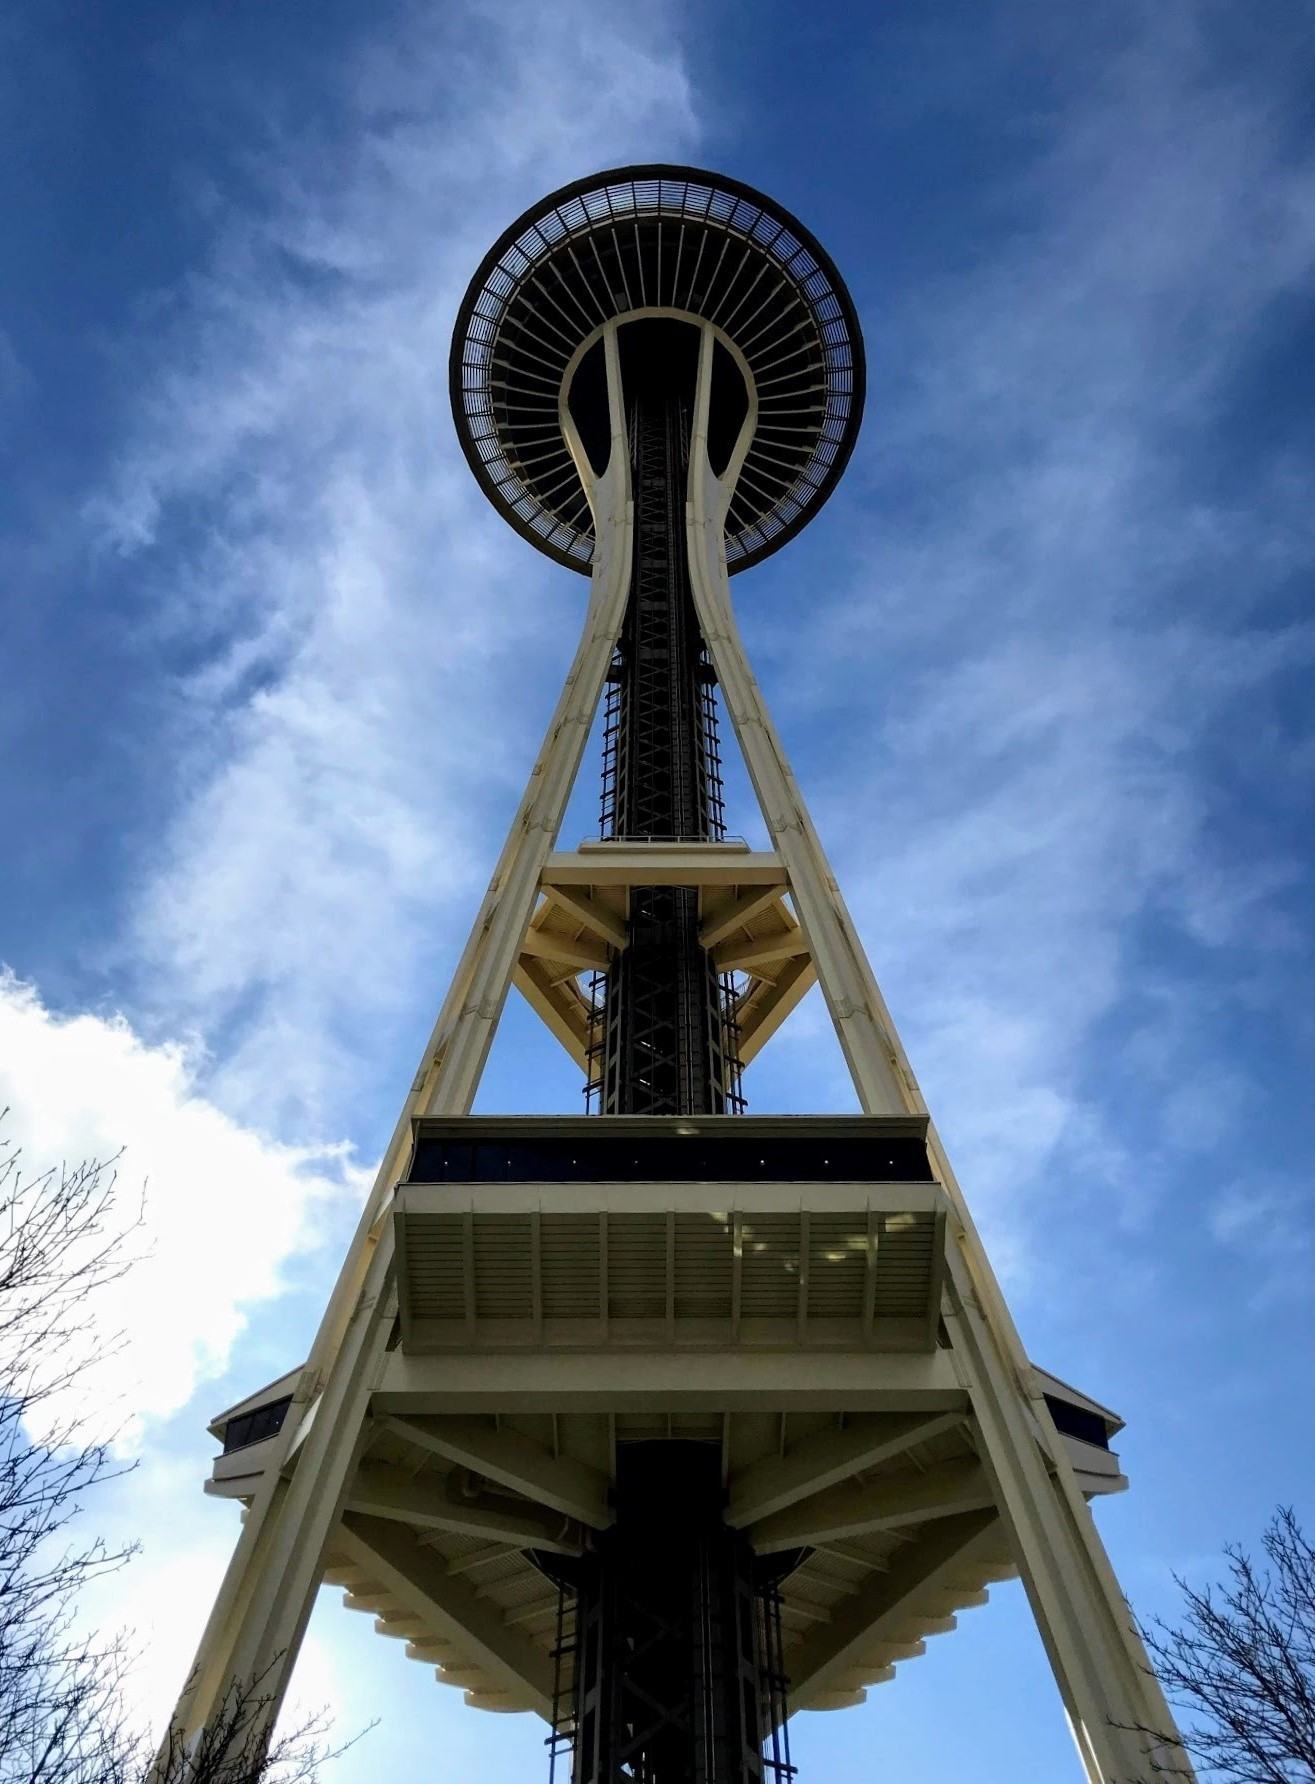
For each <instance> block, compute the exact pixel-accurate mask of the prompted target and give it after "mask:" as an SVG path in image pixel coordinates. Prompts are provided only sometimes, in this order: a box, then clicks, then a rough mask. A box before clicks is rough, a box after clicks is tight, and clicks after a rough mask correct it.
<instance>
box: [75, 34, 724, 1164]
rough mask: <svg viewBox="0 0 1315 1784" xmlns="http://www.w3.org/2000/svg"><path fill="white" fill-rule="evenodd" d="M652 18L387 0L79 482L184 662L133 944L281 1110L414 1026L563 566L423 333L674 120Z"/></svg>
mask: <svg viewBox="0 0 1315 1784" xmlns="http://www.w3.org/2000/svg"><path fill="white" fill-rule="evenodd" d="M666 25H667V21H666V17H665V13H664V12H663V10H662V9H660V8H659V10H658V12H657V13H656V14H655V13H653V12H652V10H651V9H650V10H648V11H646V12H644V13H642V14H638V13H637V14H634V15H631V14H629V13H627V12H625V11H624V10H622V11H617V10H616V9H614V8H605V7H602V6H600V5H594V4H589V3H586V0H576V3H574V4H568V5H565V6H554V7H552V8H548V9H544V8H542V7H537V6H533V5H530V4H528V3H525V4H522V3H520V0H505V3H503V4H499V5H495V6H492V7H486V6H480V7H473V6H472V7H466V6H458V7H452V8H438V9H436V8H429V7H426V8H421V7H414V8H405V9H403V10H402V11H401V13H400V14H399V15H398V16H397V17H396V18H390V19H381V21H380V29H379V32H378V35H377V37H376V38H375V39H374V40H373V42H372V45H371V46H370V47H368V49H367V50H366V52H365V53H364V54H363V56H362V57H361V59H360V60H358V61H356V62H353V63H352V64H351V65H350V66H349V67H347V68H346V69H345V70H344V72H343V74H342V88H341V91H340V92H339V93H338V94H337V95H336V97H335V100H334V105H333V107H332V109H333V110H334V112H335V122H334V128H333V130H332V131H331V132H326V133H325V134H324V135H323V136H317V137H314V138H312V137H310V136H308V134H307V132H306V131H305V129H304V127H302V126H300V125H297V124H289V123H281V124H276V125H274V126H272V127H271V126H268V125H267V127H266V134H265V135H264V136H259V135H257V137H256V138H255V140H254V141H253V143H252V145H251V147H250V150H249V161H250V164H251V166H250V170H249V171H250V172H251V176H252V182H253V183H254V187H255V189H256V191H257V194H258V200H257V202H256V203H255V204H253V205H251V206H250V207H248V208H246V209H237V208H230V209H228V210H227V211H221V212H220V213H219V217H218V220H217V222H216V224H215V235H214V242H213V250H212V253H211V256H210V259H209V263H208V264H207V265H206V267H205V269H204V271H203V272H201V273H199V274H198V276H197V277H196V278H195V280H194V281H193V282H192V284H191V285H190V286H189V288H188V289H187V290H186V291H185V292H184V293H183V294H182V295H181V297H180V298H179V300H178V303H177V305H176V306H175V315H174V321H173V324H172V328H171V330H170V331H169V332H167V333H166V335H165V338H164V340H163V342H162V343H161V344H159V345H155V346H152V347H151V349H150V350H149V353H148V357H147V361H146V363H145V365H144V366H143V368H142V389H141V391H140V393H139V396H138V397H137V399H136V401H137V421H136V425H135V429H134V432H133V435H132V437H131V438H130V440H129V441H128V443H127V444H126V446H125V448H124V451H123V453H122V454H121V457H120V462H119V464H118V466H117V469H116V471H115V474H114V476H113V478H112V479H111V480H110V482H109V483H108V485H107V487H106V488H105V489H104V490H103V491H102V492H101V493H100V495H99V496H98V497H97V499H96V501H95V502H94V503H93V504H92V505H91V508H90V510H89V514H90V517H91V520H92V522H93V523H94V525H95V526H96V527H97V528H98V529H99V531H100V533H101V535H102V537H103V538H105V539H107V540H108V541H110V542H111V543H112V544H113V546H114V547H115V548H117V549H118V550H120V551H122V552H126V553H128V554H130V555H133V556H135V557H136V558H137V559H138V561H139V563H140V566H141V571H142V573H143V574H144V575H145V576H146V577H147V578H148V581H149V586H150V587H151V588H152V590H153V591H154V600H155V604H156V616H157V623H158V625H159V627H160V629H161V632H162V634H168V635H169V636H170V638H173V637H175V636H176V634H177V633H178V632H180V631H181V632H182V633H183V634H184V635H185V636H186V638H187V640H188V643H189V647H190V649H191V651H192V653H193V655H195V654H196V653H197V652H198V651H199V653H200V656H201V659H202V660H201V666H200V667H199V668H198V669H196V670H195V672H193V673H192V674H190V675H189V677H188V678H187V679H186V681H185V682H184V684H183V686H182V688H181V690H180V696H181V698H180V705H179V723H178V726H177V728H176V731H175V734H174V736H173V737H172V738H171V739H170V744H171V747H172V748H173V749H174V750H175V751H176V752H177V754H178V758H179V767H178V775H177V779H178V789H179V795H180V797H179V804H178V807H177V811H176V816H175V818H174V820H173V822H172V823H171V824H170V825H169V827H168V828H167V830H166V832H165V834H164V835H163V836H162V838H161V840H160V844H159V848H158V852H157V854H156V855H155V858H154V859H153V860H152V861H151V862H150V864H149V867H148V870H147V871H146V873H145V875H144V880H143V884H142V887H141V892H140V898H139V900H138V905H137V915H136V920H135V924H134V930H133V934H132V936H131V938H130V941H129V944H128V951H129V952H130V953H131V954H133V955H139V956H142V957H144V958H145V959H147V960H148V961H149V962H150V963H151V967H152V969H153V970H152V973H151V976H150V980H149V984H148V987H147V990H146V996H147V1000H148V1002H149V1003H150V1004H151V1005H152V1006H153V1007H154V1008H155V1009H157V1010H159V1011H161V1012H163V1013H164V1015H165V1017H166V1019H168V1020H170V1021H173V1022H177V1021H178V1020H180V1019H181V1020H184V1021H186V1022H188V1023H195V1024H196V1025H197V1026H199V1027H200V1028H201V1029H202V1030H203V1032H204V1033H205V1034H206V1036H207V1039H208V1040H209V1041H210V1042H211V1044H212V1047H213V1049H214V1052H215V1054H216V1056H217V1058H218V1059H219V1062H220V1063H219V1065H218V1068H217V1071H216V1075H215V1077H214V1079H213V1081H212V1082H213V1088H214V1093H215V1094H216V1096H217V1097H219V1098H220V1100H221V1101H223V1102H224V1104H225V1106H229V1107H233V1108H235V1109H239V1110H242V1111H249V1112H253V1113H254V1114H255V1115H256V1116H258V1117H259V1118H260V1119H262V1120H267V1121H272V1122H274V1123H275V1124H277V1125H279V1126H280V1128H281V1130H282V1131H293V1132H303V1133H304V1132H314V1131H317V1124H318V1123H319V1122H321V1121H323V1120H326V1119H332V1120H337V1119H341V1117H340V1116H335V1115H326V1110H327V1109H328V1106H329V1103H330V1101H331V1100H332V1101H333V1102H334V1104H335V1106H337V1107H340V1106H341V1104H340V1099H341V1098H342V1097H343V1096H344V1095H346V1096H352V1095H356V1096H358V1097H360V1096H362V1093H363V1092H364V1093H369V1092H374V1091H377V1090H379V1089H380V1085H379V1083H378V1082H377V1080H373V1079H371V1078H370V1076H369V1074H370V1071H371V1057H372V1055H373V1054H374V1053H376V1052H377V1051H378V1049H377V1048H376V1047H374V1046H373V1045H372V1039H371V1037H373V1036H374V1035H375V1034H377V1033H378V1032H379V1030H378V1027H377V1025H378V1024H380V1023H383V1024H387V1023H388V1022H389V1021H396V1020H397V1019H398V1017H399V1014H403V1015H405V1016H409V1017H410V1018H411V1019H412V1020H414V1021H415V1022H416V1025H417V1028H418V1029H419V1028H421V1027H422V1026H423V1025H424V1024H423V1017H424V1015H425V1014H427V1013H428V1009H432V1007H433V1006H434V1005H436V1003H437V1001H438V998H439V996H440V995H441V989H442V976H443V974H442V968H443V956H444V953H445V951H447V950H450V949H451V948H452V947H453V946H454V944H455V943H456V941H457V939H458V932H459V928H460V924H461V922H462V921H463V920H464V919H465V917H466V915H467V913H468V912H469V910H470V909H471V908H472V907H473V904H474V902H475V900H476V898H477V888H478V887H479V885H480V883H481V881H482V879H483V877H484V874H485V873H486V871H487V867H488V864H489V862H490V860H491V858H492V855H493V853H494V850H495V846H496V844H495V837H496V832H497V830H498V828H499V827H500V826H501V824H502V823H504V822H505V821H506V820H507V819H509V818H510V815H511V811H512V809H513V807H514V802H515V798H516V796H517V794H518V792H519V788H520V785H521V783H522V780H523V776H524V774H525V772H526V769H527V767H528V764H529V762H530V761H531V760H532V757H533V751H534V747H535V745H536V744H537V741H538V732H539V729H540V727H541V726H542V724H543V723H544V722H546V719H547V715H548V711H549V710H550V707H551V701H552V698H553V697H554V694H555V688H554V687H553V685H552V684H553V682H554V680H555V679H556V678H557V677H558V676H559V675H560V673H561V672H562V671H563V670H564V667H565V660H566V651H567V649H568V648H569V633H570V630H571V628H572V626H573V625H574V624H575V623H576V619H577V616H578V613H579V603H580V595H581V592H582V590H581V586H580V583H579V581H578V579H577V578H575V577H573V576H570V575H568V574H565V573H562V572H553V571H552V570H551V569H550V568H549V567H548V566H547V565H546V562H545V561H544V560H542V559H540V558H538V557H537V556H536V554H535V553H534V552H533V551H532V550H531V549H530V548H529V547H528V546H526V545H525V544H523V543H522V542H521V541H520V540H518V539H516V538H515V537H514V536H513V535H512V534H511V533H510V532H509V531H508V530H507V528H506V527H505V526H504V525H503V524H502V523H501V522H500V521H499V520H497V519H496V517H495V516H494V515H493V514H492V512H491V511H490V510H489V509H488V508H487V505H486V504H485V502H484V500H483V498H482V496H480V495H479V493H478V492H477V490H476V487H475V485H474V482H473V479H472V478H471V476H470V474H469V471H468V470H467V468H466V465H465V462H464V460H463V459H462V458H461V456H460V453H459V451H458V449H457V446H456V443H455V439H454V435H453V429H452V423H451V419H450V415H449V410H448V398H447V350H448V341H449V336H450V331H451V325H452V319H453V316H454V313H455V308H456V304H457V302H458V300H459V297H460V295H461V293H462V291H463V290H464V287H465V284H466V282H467V280H468V279H469V277H470V275H471V274H472V272H473V271H474V268H475V266H476V265H477V263H478V261H479V259H480V258H481V256H482V255H483V253H484V251H485V249H486V248H487V247H488V246H489V244H490V243H491V242H492V240H493V239H494V237H495V236H496V235H497V234H499V233H500V232H501V230H502V229H503V228H504V227H505V226H506V225H507V224H508V223H509V222H510V221H511V220H512V219H513V218H514V217H515V216H516V215H517V213H518V212H519V211H520V210H521V209H523V208H524V207H525V205H527V204H528V203H530V202H532V201H533V200H534V199H535V198H537V197H539V196H541V195H542V194H543V193H544V192H545V191H547V190H550V189H551V188H552V187H553V186H554V185H555V184H558V183H561V182H564V181H566V180H567V179H570V178H572V177H575V176H578V175H580V174H584V173H588V172H590V171H592V170H594V169H595V168H597V167H598V166H599V165H603V166H606V165H609V164H616V163H617V162H621V161H625V160H628V159H629V160H633V159H636V158H640V157H649V156H652V155H654V154H657V155H661V154H662V153H666V154H668V155H671V154H673V153H676V152H678V151H683V150H684V149H686V148H687V147H688V145H689V143H690V142H691V140H692V139H693V137H694V135H695V124H694V120H693V116H692V110H691V99H690V91H689V86H688V82H687V80H686V77H685V75H684V72H683V70H682V67H681V64H680V61H679V57H678V54H677V53H676V52H675V51H674V50H673V48H672V47H671V43H670V41H669V36H668V32H667V29H666ZM273 109H274V115H275V117H276V118H277V117H278V108H277V107H275V108H273ZM198 515H200V516H202V524H201V525H200V526H198V525H197V524H196V522H197V517H198ZM435 955H437V956H438V964H437V965H436V966H435V965H433V964H432V962H433V958H434V956H435ZM422 975H423V976H422ZM426 1006H428V1009H427V1008H426ZM405 1069H407V1068H406V1067H403V1070H405ZM364 1100H365V1099H364V1097H363V1098H362V1101H363V1102H364ZM360 1107H361V1105H360V1104H358V1105H357V1109H356V1111H354V1112H359V1109H360Z"/></svg>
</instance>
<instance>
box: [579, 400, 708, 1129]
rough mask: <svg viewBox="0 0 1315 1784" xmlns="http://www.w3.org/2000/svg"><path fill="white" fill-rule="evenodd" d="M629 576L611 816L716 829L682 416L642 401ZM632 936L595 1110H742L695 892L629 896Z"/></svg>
mask: <svg viewBox="0 0 1315 1784" xmlns="http://www.w3.org/2000/svg"><path fill="white" fill-rule="evenodd" d="M630 434H631V452H632V465H633V481H634V500H635V537H634V570H633V574H632V577H631V585H630V605H629V608H628V609H627V613H626V621H625V628H624V630H623V632H622V636H621V640H620V644H619V648H618V652H617V656H616V659H615V661H614V664H613V669H612V677H613V687H614V689H615V693H614V695H613V697H612V700H611V702H610V708H609V738H608V747H607V752H606V758H605V786H604V821H605V824H606V825H607V826H608V829H609V831H610V834H612V835H614V836H618V837H621V836H624V837H627V838H630V839H635V840H643V841H649V840H656V839H662V840H666V841H687V842H688V841H698V842H706V841H708V840H710V839H713V838H715V837H717V836H719V835H720V834H721V809H722V807H721V785H720V761H719V754H718V749H717V740H716V732H715V714H714V709H713V702H712V700H711V698H710V694H709V684H710V682H711V678H712V670H711V668H710V666H709V664H708V660H707V652H706V650H705V649H704V646H703V639H702V637H701V635H700V632H699V627H698V621H697V619H696V618H695V615H694V606H693V601H692V599H691V596H690V588H689V569H688V564H687V562H686V553H685V484H686V477H687V469H688V462H689V415H688V410H687V408H686V407H685V405H684V404H682V403H681V402H680V400H679V399H678V398H676V397H674V396H666V397H663V396H657V395H650V394H644V395H641V396H639V397H638V398H636V400H635V402H634V405H633V408H632V412H631V423H630ZM629 932H630V939H629V944H628V946H627V947H626V949H625V950H624V952H623V953H622V954H621V955H620V956H619V958H618V960H617V961H616V963H615V964H614V966H613V968H612V970H611V971H610V972H609V973H608V975H607V979H606V984H605V988H604V989H603V993H602V1013H601V1029H602V1033H601V1036H600V1052H601V1059H600V1064H599V1077H600V1082H601V1096H600V1103H601V1107H602V1110H603V1112H604V1113H605V1114H609V1115H684V1114H702V1115H723V1114H727V1113H730V1112H731V1111H732V1110H733V1109H734V1108H735V1107H737V1105H738V1069H737V1064H736V1061H735V1059H734V1057H733V1052H732V1049H731V1047H730V1045H729V1030H728V1024H727V1020H726V1011H727V1001H726V995H725V988H724V987H723V985H722V981H721V978H720V976H719V974H718V973H717V972H716V970H715V968H714V967H713V965H712V962H711V961H710V959H709V958H708V953H707V950H706V949H705V948H703V947H701V946H700V944H699V912H698V893H697V892H696V891H694V890H693V889H691V888H689V887H684V886H652V887H639V888H637V889H636V890H634V891H633V892H632V893H631V900H630V920H629Z"/></svg>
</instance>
